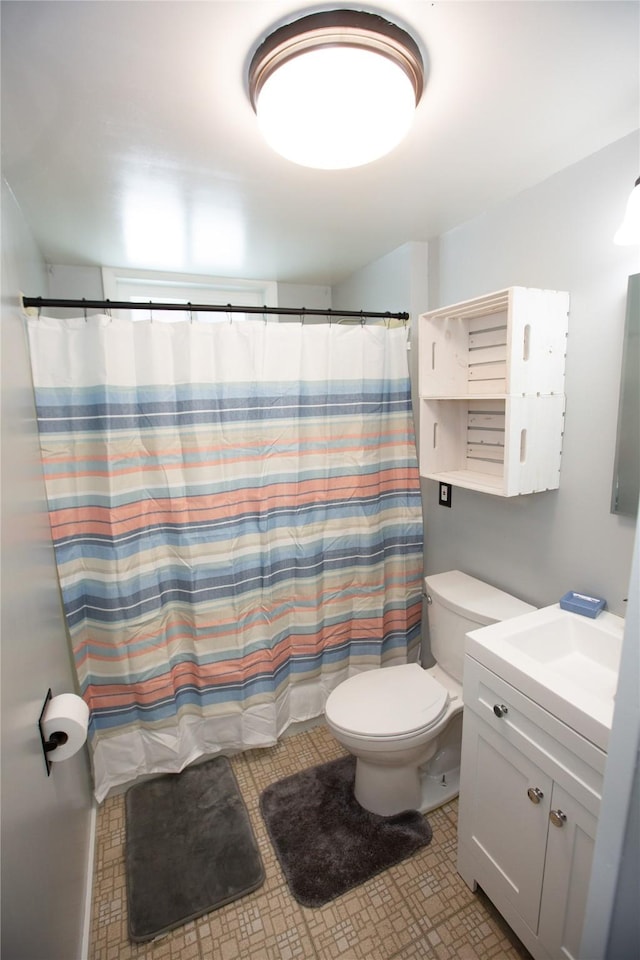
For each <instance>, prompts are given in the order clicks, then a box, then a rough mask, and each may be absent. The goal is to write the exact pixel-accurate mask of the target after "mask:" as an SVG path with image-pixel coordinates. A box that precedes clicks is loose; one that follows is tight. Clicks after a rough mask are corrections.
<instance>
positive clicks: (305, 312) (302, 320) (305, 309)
mask: <svg viewBox="0 0 640 960" xmlns="http://www.w3.org/2000/svg"><path fill="white" fill-rule="evenodd" d="M306 314H307V308H306V307H303V308H302V312H301V314H300V323H301V324H302V326H303V327H304V321H305V317H306Z"/></svg>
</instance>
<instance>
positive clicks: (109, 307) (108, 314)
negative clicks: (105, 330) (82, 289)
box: [105, 299, 113, 320]
mask: <svg viewBox="0 0 640 960" xmlns="http://www.w3.org/2000/svg"><path fill="white" fill-rule="evenodd" d="M105 304H106V306H107V316H108V317H109V320H113V317H112V316H111V303H110V302H109V300H108V299H107V300H105Z"/></svg>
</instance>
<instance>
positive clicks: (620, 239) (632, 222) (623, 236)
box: [613, 177, 640, 247]
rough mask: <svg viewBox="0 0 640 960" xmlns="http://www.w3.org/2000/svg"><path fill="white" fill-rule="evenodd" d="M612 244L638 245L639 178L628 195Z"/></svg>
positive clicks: (639, 228) (639, 213)
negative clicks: (623, 213) (622, 218)
mask: <svg viewBox="0 0 640 960" xmlns="http://www.w3.org/2000/svg"><path fill="white" fill-rule="evenodd" d="M613 242H614V243H617V244H619V245H620V246H621V247H625V246H631V245H632V244H636V243H640V177H638V179H637V180H636V183H635V186H634V188H633V190H632V191H631V193H630V195H629V199H628V200H627V209H626V211H625V215H624V220H623V221H622V223H621V224H620V226H619V227H618V229H617V231H616V235H615V237H614V238H613Z"/></svg>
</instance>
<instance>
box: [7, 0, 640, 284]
mask: <svg viewBox="0 0 640 960" xmlns="http://www.w3.org/2000/svg"><path fill="white" fill-rule="evenodd" d="M339 5H340V4H338V3H332V4H313V5H307V6H305V5H304V0H300V3H295V2H293V3H292V2H291V0H259V2H254V0H230V2H223V0H219V2H206V0H202V2H197V0H196V2H191V0H182V2H179V0H165V2H155V0H136V2H133V0H126V2H117V0H108V2H93V0H87V2H85V0H77V2H57V0H45V2H25V0H22V2H21V0H18V2H3V3H2V6H1V27H2V152H3V175H4V176H5V178H6V179H7V180H8V182H9V184H10V186H11V188H12V190H13V192H14V194H15V195H16V198H17V200H18V202H19V203H20V205H21V207H22V209H23V211H24V213H25V216H26V218H27V220H28V222H29V224H30V226H31V229H32V231H33V233H34V235H35V237H36V239H37V241H38V243H39V245H40V247H41V250H42V252H43V254H44V256H45V258H46V260H47V261H48V262H50V263H57V264H84V265H92V264H95V265H106V266H118V267H139V268H146V269H162V270H173V271H181V272H190V273H201V274H209V275H214V276H235V277H245V278H261V279H274V280H282V281H289V282H300V283H321V284H333V283H336V282H338V281H340V280H341V279H342V278H344V277H346V276H348V275H349V274H350V273H351V272H353V270H355V269H357V268H359V267H360V266H362V265H364V264H366V263H368V262H370V261H371V260H374V259H376V258H377V257H379V256H381V255H383V254H384V253H386V252H387V251H389V250H392V249H394V248H395V247H397V246H399V245H400V244H402V243H404V242H406V241H408V240H428V239H429V238H431V237H434V236H437V235H438V234H440V233H442V232H443V231H446V230H448V229H450V228H452V227H454V226H455V225H457V224H459V223H461V222H464V221H465V220H467V219H469V218H471V217H474V216H476V215H478V214H479V213H481V212H482V211H484V210H486V209H487V208H489V207H491V206H493V205H495V204H496V203H499V202H500V201H502V200H504V199H506V198H508V197H511V196H513V195H514V194H517V193H519V192H520V191H522V190H524V189H526V188H527V187H529V186H531V185H533V184H535V183H538V182H540V181H541V180H543V179H545V178H546V177H548V176H550V175H552V174H553V173H554V172H556V171H558V170H560V169H563V168H564V167H567V166H569V165H570V164H572V163H574V162H576V161H578V160H580V159H582V158H583V157H585V156H587V155H589V154H591V153H594V152H595V151H597V150H599V149H601V148H602V147H604V146H606V145H607V144H609V143H612V142H613V141H615V140H617V139H619V138H621V137H623V136H625V135H626V134H627V133H630V132H631V131H632V130H634V129H637V127H638V125H639V113H640V108H639V74H638V63H639V59H640V36H639V12H640V4H639V3H638V2H636V0H625V2H614V0H603V2H591V0H590V2H578V0H563V2H552V0H550V2H543V0H532V2H520V0H506V2H483V0H475V2H457V0H444V2H436V3H432V2H429V0H388V2H387V3H381V4H369V3H367V4H361V3H357V2H356V3H354V4H350V3H349V2H346V3H344V4H342V5H343V6H347V7H349V6H353V7H355V8H358V9H360V8H362V7H365V6H366V9H368V10H370V11H372V12H374V13H379V14H382V15H383V16H386V17H387V18H388V19H390V20H394V21H395V22H396V23H398V24H399V25H400V26H403V27H404V28H405V29H408V30H409V31H410V32H411V33H412V35H413V36H414V37H415V38H416V40H417V41H418V43H419V44H420V46H421V48H422V51H423V55H424V57H425V60H426V62H427V64H428V81H427V85H426V89H425V92H424V95H423V97H422V100H421V102H420V104H419V106H418V109H417V112H416V118H415V124H414V126H413V128H412V131H411V133H410V134H409V136H408V137H407V138H406V140H405V141H404V142H403V143H402V144H401V145H400V146H399V147H398V148H396V150H395V151H394V152H393V153H392V154H390V155H389V156H387V157H386V158H383V159H382V160H379V161H377V162H375V163H372V164H369V165H368V166H366V167H361V168H359V169H356V170H346V171H313V170H309V169H306V168H303V167H297V166H295V165H294V164H291V163H289V162H288V161H286V160H283V159H282V158H280V157H279V156H277V155H276V154H274V153H272V152H271V151H270V150H269V148H268V147H267V146H266V145H265V144H264V143H263V142H262V140H261V137H260V134H259V132H258V129H257V125H256V122H255V116H254V114H253V111H252V109H251V105H250V103H249V100H248V96H247V88H246V71H247V66H248V62H249V60H250V58H251V55H252V53H253V51H254V50H255V48H256V47H257V46H258V44H259V43H260V42H261V41H262V40H263V39H264V38H265V36H266V35H267V34H268V33H269V32H271V30H272V29H273V28H274V26H278V25H281V24H282V23H283V22H286V21H287V20H290V19H295V18H296V16H299V15H302V14H303V13H306V12H312V11H314V10H318V9H326V8H328V9H331V8H334V7H337V6H339ZM631 186H632V184H629V188H631ZM585 202H588V198H586V199H585Z"/></svg>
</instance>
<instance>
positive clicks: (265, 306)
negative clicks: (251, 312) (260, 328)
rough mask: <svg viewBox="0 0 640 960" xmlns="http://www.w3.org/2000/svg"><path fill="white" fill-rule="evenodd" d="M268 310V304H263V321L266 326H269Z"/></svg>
mask: <svg viewBox="0 0 640 960" xmlns="http://www.w3.org/2000/svg"><path fill="white" fill-rule="evenodd" d="M266 310H267V305H266V303H263V304H262V319H263V320H264V323H265V326H266V325H267V314H266Z"/></svg>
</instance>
